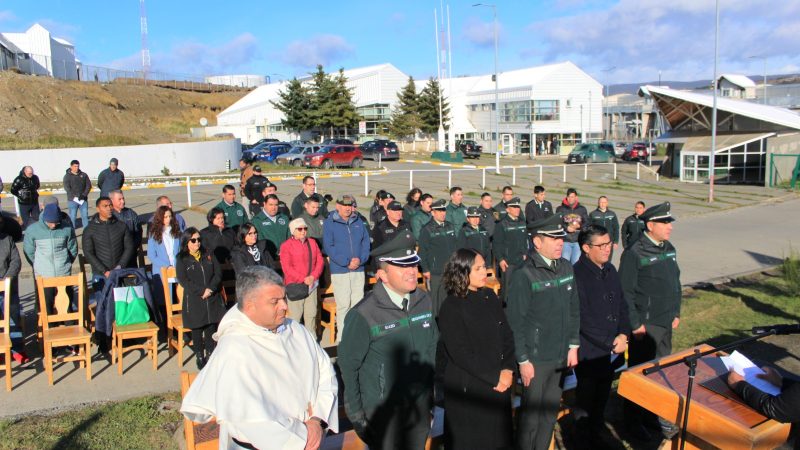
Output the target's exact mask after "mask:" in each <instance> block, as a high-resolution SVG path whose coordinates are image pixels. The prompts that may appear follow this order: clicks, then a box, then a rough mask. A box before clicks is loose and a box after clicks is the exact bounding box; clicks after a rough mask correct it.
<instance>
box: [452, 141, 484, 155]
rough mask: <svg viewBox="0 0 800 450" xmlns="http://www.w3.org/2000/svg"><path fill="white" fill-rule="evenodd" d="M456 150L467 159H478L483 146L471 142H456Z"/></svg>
mask: <svg viewBox="0 0 800 450" xmlns="http://www.w3.org/2000/svg"><path fill="white" fill-rule="evenodd" d="M456 150H458V151H460V152H461V153H463V154H464V156H466V157H467V158H475V159H480V157H481V153H483V146H482V145H478V143H477V142H475V141H472V140H464V141H456Z"/></svg>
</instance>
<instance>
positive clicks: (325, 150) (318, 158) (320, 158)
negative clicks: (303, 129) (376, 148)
mask: <svg viewBox="0 0 800 450" xmlns="http://www.w3.org/2000/svg"><path fill="white" fill-rule="evenodd" d="M363 161H364V155H363V154H362V153H361V149H359V148H358V146H355V145H326V146H325V147H322V148H321V149H319V151H318V152H316V153H312V154H310V155H306V156H305V158H304V160H303V164H304V165H305V166H306V167H312V168H317V167H320V168H323V169H330V168H332V167H361V163H362V162H363Z"/></svg>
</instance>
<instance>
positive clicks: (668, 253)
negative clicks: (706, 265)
mask: <svg viewBox="0 0 800 450" xmlns="http://www.w3.org/2000/svg"><path fill="white" fill-rule="evenodd" d="M640 217H641V219H642V221H644V223H645V226H646V227H647V229H646V231H645V232H644V234H643V235H642V237H640V238H639V239H638V240H636V241H635V242H633V243H632V244H631V245H630V246H629V247H628V248H626V249H625V251H623V252H622V259H621V261H620V266H619V275H620V280H621V282H622V290H623V292H624V293H625V299H626V300H627V302H628V308H629V316H630V321H631V330H633V331H632V333H633V339H631V342H630V347H629V350H628V365H629V366H635V365H637V364H641V363H643V362H646V361H650V360H652V359H654V358H661V357H663V356H667V355H669V354H671V353H672V330H673V329H675V328H678V324H679V323H680V315H681V314H680V313H681V280H680V275H681V272H680V269H679V267H678V260H677V257H676V252H675V247H673V245H672V243H670V242H669V237H670V234H671V233H672V222H673V221H674V220H675V217H673V216H672V213H671V212H670V204H669V202H665V203H661V204H660V205H656V206H651V207H650V208H648V209H647V211H645V212H644V214H642V215H641V216H640ZM628 408H629V411H631V413H630V414H626V417H627V418H629V419H636V418H638V419H640V418H642V416H643V415H644V414H643V413H644V411H642V412H641V413H638V414H637V413H634V412H633V411H636V410H639V408H637V407H635V405H633V404H632V403H628ZM649 416H650V417H651V418H652V414H649ZM659 422H660V423H661V430H662V432H663V434H664V435H665V436H666V437H668V438H671V437H672V435H674V434H675V432H676V431H677V428H675V426H674V425H672V424H670V423H669V422H666V421H661V420H659ZM647 423H649V422H645V424H647ZM628 426H629V427H630V428H631V429H632V431H633V432H634V433H635V434H637V435H645V434H646V433H644V432H642V431H643V430H642V427H641V422H639V423H637V422H635V421H634V422H630V421H629V423H628Z"/></svg>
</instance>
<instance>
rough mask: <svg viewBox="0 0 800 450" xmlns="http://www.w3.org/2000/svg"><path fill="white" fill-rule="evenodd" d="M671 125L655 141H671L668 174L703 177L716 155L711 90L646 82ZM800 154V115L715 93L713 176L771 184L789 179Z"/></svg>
mask: <svg viewBox="0 0 800 450" xmlns="http://www.w3.org/2000/svg"><path fill="white" fill-rule="evenodd" d="M639 95H641V96H650V97H652V99H653V103H654V104H655V106H656V107H657V108H658V109H659V110H660V112H661V114H662V117H663V120H664V122H665V124H666V126H667V128H668V131H667V132H666V133H664V134H662V135H661V136H660V137H659V138H658V139H656V142H659V143H665V144H667V159H666V160H665V161H664V163H663V164H662V166H661V173H662V175H665V176H672V177H679V178H680V180H681V181H686V182H695V183H704V182H707V181H708V178H709V163H710V158H711V157H712V149H711V147H712V145H711V141H712V136H711V130H712V122H711V120H712V108H713V101H714V99H713V97H712V96H711V95H708V94H700V93H696V92H687V91H679V90H674V89H669V88H664V87H656V86H643V87H642V88H640V90H639ZM798 157H800V115H798V114H797V113H795V112H794V111H791V110H788V109H785V108H777V107H773V106H766V105H761V104H755V103H751V102H748V101H744V100H737V99H731V98H717V138H716V148H715V150H714V153H713V158H714V174H715V181H716V182H719V183H748V184H765V185H767V186H773V185H777V184H782V183H783V182H784V181H786V182H788V181H789V180H790V179H791V178H792V172H793V170H794V168H795V166H796V165H797V161H798Z"/></svg>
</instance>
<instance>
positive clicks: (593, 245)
mask: <svg viewBox="0 0 800 450" xmlns="http://www.w3.org/2000/svg"><path fill="white" fill-rule="evenodd" d="M611 244H613V242H611V241H608V242H603V243H602V244H588V245H589V247H600V248H601V249H607V248H610V247H611Z"/></svg>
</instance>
